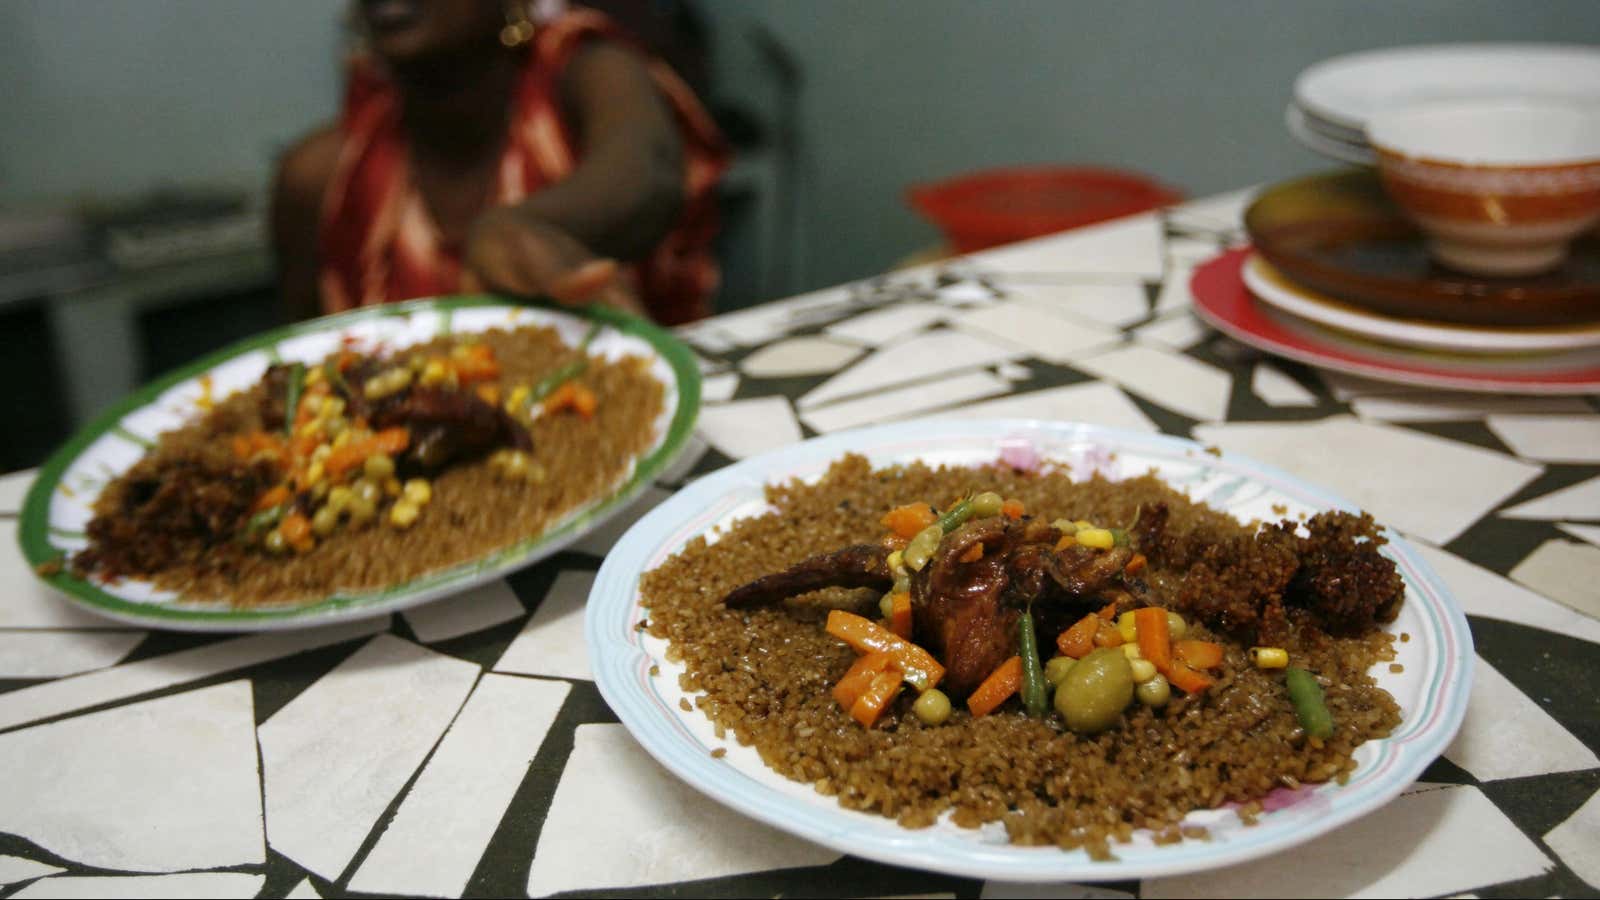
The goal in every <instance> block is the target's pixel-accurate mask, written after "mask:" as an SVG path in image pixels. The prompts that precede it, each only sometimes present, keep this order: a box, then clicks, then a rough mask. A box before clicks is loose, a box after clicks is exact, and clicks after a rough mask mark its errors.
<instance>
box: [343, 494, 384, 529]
mask: <svg viewBox="0 0 1600 900" xmlns="http://www.w3.org/2000/svg"><path fill="white" fill-rule="evenodd" d="M345 508H346V509H347V510H348V511H349V513H350V523H351V524H352V525H365V524H367V523H368V522H371V521H372V520H373V519H374V518H376V517H377V515H378V504H377V503H375V502H374V501H372V500H368V499H367V498H366V497H363V496H362V495H361V494H359V493H357V494H356V495H355V496H353V497H351V498H350V503H349V505H348V506H346V507H345Z"/></svg>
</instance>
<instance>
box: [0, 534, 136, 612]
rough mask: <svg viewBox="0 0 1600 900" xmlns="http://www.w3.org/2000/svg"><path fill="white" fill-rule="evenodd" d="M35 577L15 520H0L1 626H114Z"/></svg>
mask: <svg viewBox="0 0 1600 900" xmlns="http://www.w3.org/2000/svg"><path fill="white" fill-rule="evenodd" d="M115 627H118V626H117V624H116V623H115V622H112V621H111V620H110V619H103V618H101V617H99V616H96V615H93V614H91V613H88V612H85V611H83V610H81V609H79V608H77V607H76V606H73V605H72V604H71V603H70V602H68V601H67V598H66V597H64V596H62V595H61V594H60V593H57V592H56V591H55V590H54V589H53V588H49V587H46V586H45V585H44V583H43V582H41V581H40V580H39V579H38V578H36V577H34V574H33V567H31V566H29V565H28V563H27V561H26V560H24V559H23V558H22V550H21V548H19V547H18V546H17V523H16V522H15V521H13V520H10V519H0V628H115Z"/></svg>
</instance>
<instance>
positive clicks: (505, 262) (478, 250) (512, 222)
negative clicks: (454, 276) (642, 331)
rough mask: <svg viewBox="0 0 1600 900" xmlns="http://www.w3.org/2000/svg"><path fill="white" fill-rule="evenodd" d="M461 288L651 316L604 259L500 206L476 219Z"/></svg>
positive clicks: (566, 236)
mask: <svg viewBox="0 0 1600 900" xmlns="http://www.w3.org/2000/svg"><path fill="white" fill-rule="evenodd" d="M464 264H465V271H464V272H463V274H462V287H463V288H464V289H465V290H467V291H490V292H494V293H501V294H511V295H513V296H521V297H532V296H545V297H549V298H550V299H552V300H555V301H556V302H558V303H564V304H567V305H569V306H585V305H587V304H590V303H598V304H601V305H602V306H610V307H613V308H615V309H620V310H623V311H624V312H630V313H633V314H634V315H638V316H646V317H647V316H648V314H647V313H646V312H645V310H644V305H643V304H642V303H640V302H639V298H638V297H636V296H634V295H633V293H632V292H631V291H629V290H628V289H627V287H626V286H624V285H623V283H622V280H621V279H620V278H619V277H618V274H619V272H618V267H617V262H616V260H613V259H604V258H601V257H597V256H595V255H594V254H593V253H591V252H589V249H588V248H587V247H585V246H584V245H583V244H581V243H579V242H578V240H577V239H576V238H574V237H572V235H570V234H567V233H566V232H565V231H563V230H561V229H560V228H558V227H556V226H554V225H551V224H549V223H548V222H543V221H540V220H538V219H535V218H533V217H531V216H529V215H527V214H526V213H525V212H523V211H522V210H519V209H517V208H516V207H509V206H502V207H496V208H495V209H491V210H489V211H488V212H486V213H484V214H483V215H482V216H479V217H478V221H477V222H476V223H474V224H473V226H472V232H471V234H469V235H468V237H467V251H466V257H465V260H464Z"/></svg>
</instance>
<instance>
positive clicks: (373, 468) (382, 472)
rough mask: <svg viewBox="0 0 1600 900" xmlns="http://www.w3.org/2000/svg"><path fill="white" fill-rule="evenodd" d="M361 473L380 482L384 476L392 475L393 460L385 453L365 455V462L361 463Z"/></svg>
mask: <svg viewBox="0 0 1600 900" xmlns="http://www.w3.org/2000/svg"><path fill="white" fill-rule="evenodd" d="M361 474H363V475H365V476H367V477H368V478H371V479H372V480H373V481H378V482H381V481H383V480H384V479H385V478H388V477H390V476H392V475H394V460H392V459H390V458H389V457H388V456H387V455H386V454H383V453H374V454H372V455H371V456H369V457H367V461H366V462H364V463H362V464H361Z"/></svg>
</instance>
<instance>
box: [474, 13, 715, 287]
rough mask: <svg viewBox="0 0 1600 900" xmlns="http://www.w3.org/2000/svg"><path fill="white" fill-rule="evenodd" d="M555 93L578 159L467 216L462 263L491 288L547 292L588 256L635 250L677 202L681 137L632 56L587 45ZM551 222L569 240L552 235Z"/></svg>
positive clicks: (642, 250)
mask: <svg viewBox="0 0 1600 900" xmlns="http://www.w3.org/2000/svg"><path fill="white" fill-rule="evenodd" d="M562 94H563V101H564V103H565V104H566V108H567V113H568V115H569V116H570V117H571V119H572V120H573V121H574V123H575V125H576V131H577V135H578V139H579V141H580V144H581V152H580V156H581V160H580V162H579V163H578V165H577V167H576V168H575V169H574V170H573V172H572V174H571V175H569V176H568V177H567V178H565V179H563V180H562V181H560V182H558V183H556V184H553V185H551V186H550V187H548V188H545V189H544V190H542V191H539V192H538V193H536V194H534V195H533V196H531V197H529V198H528V199H527V200H525V201H523V202H521V203H519V204H516V205H515V206H510V207H502V208H500V209H496V210H491V211H490V212H489V213H486V214H485V215H484V216H483V217H482V218H480V220H479V221H478V223H477V224H476V225H475V226H474V228H473V233H472V235H471V237H470V239H469V246H468V252H467V262H468V267H469V268H470V269H471V270H472V272H473V273H474V274H475V275H476V276H477V278H478V280H479V282H480V283H481V284H482V285H483V286H485V287H487V288H489V289H492V290H500V291H507V292H511V293H520V294H535V293H544V292H548V291H549V288H550V286H551V283H552V282H554V281H556V280H558V279H559V278H560V276H562V275H563V274H566V273H569V272H571V271H572V270H573V269H574V268H576V267H578V266H580V265H582V264H583V263H584V262H585V261H586V260H588V259H592V258H594V257H595V256H598V257H602V258H612V259H620V260H630V259H636V258H639V257H641V256H643V255H645V254H646V253H648V252H649V251H650V249H651V248H652V247H654V246H655V245H656V244H657V243H658V242H659V241H660V240H661V238H662V237H663V236H664V235H666V233H667V232H668V231H670V230H671V229H672V226H673V224H674V223H675V222H676V221H677V217H678V214H679V212H680V210H681V208H682V205H683V198H684V172H683V166H684V152H683V142H682V139H681V137H680V136H679V134H678V130H677V127H676V125H675V123H674V122H673V121H672V118H671V113H670V112H669V110H668V108H667V105H666V102H665V101H664V100H663V99H662V97H661V95H660V93H659V92H658V91H657V89H656V87H655V84H654V82H652V81H651V79H650V75H649V73H648V72H647V71H646V70H645V67H644V64H643V63H642V62H641V61H640V60H639V58H638V57H637V56H635V55H634V54H633V53H632V52H631V51H629V50H626V49H624V48H622V47H619V46H616V45H613V44H606V43H592V44H589V45H587V46H585V47H584V48H583V50H582V51H580V52H579V54H578V56H577V57H576V58H575V59H574V60H573V61H572V64H571V65H570V66H569V67H568V70H567V72H566V73H565V76H564V80H563V84H562ZM552 231H554V232H559V233H561V234H564V235H565V236H567V237H569V238H571V239H572V242H573V243H575V245H576V246H573V244H572V243H568V242H562V241H560V240H559V239H554V240H552V239H551V237H550V234H551V232H552ZM553 243H556V244H560V245H561V246H559V247H557V246H551V244H553ZM585 251H586V252H585Z"/></svg>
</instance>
